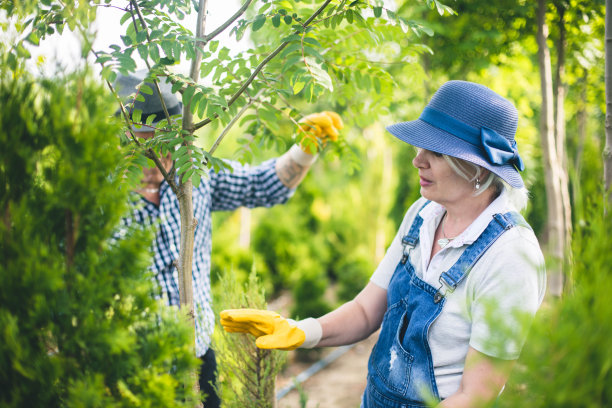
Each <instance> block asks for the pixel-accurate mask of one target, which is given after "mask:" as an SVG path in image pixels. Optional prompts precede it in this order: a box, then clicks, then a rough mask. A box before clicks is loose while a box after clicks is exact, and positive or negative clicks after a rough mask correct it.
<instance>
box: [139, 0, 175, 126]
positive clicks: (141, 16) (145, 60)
mask: <svg viewBox="0 0 612 408" xmlns="http://www.w3.org/2000/svg"><path fill="white" fill-rule="evenodd" d="M130 3H131V4H132V9H133V10H135V11H136V14H137V15H138V20H140V24H142V29H143V30H144V32H145V35H146V36H147V41H148V42H151V37H150V36H149V30H148V29H147V23H146V22H145V20H144V17H143V15H142V13H141V12H140V8H139V7H138V3H137V2H136V1H134V0H130ZM130 13H132V17H133V16H134V14H133V12H132V11H130ZM134 30H135V31H136V32H138V26H137V24H136V23H135V22H134ZM144 62H145V64H147V68H148V69H149V71H151V65H150V64H149V61H147V59H146V58H145V59H144ZM153 84H154V85H155V89H157V94H158V95H159V100H160V102H161V105H162V109H163V110H164V114H165V115H166V120H167V121H168V124H169V125H171V124H172V120H171V119H170V113H169V112H168V108H167V107H166V101H164V98H163V96H162V93H161V89H160V88H159V82H158V81H157V79H154V80H153Z"/></svg>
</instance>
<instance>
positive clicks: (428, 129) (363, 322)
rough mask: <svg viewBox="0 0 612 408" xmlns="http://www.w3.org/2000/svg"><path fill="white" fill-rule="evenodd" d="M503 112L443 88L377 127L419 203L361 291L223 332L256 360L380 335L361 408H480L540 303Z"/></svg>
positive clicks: (254, 314)
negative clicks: (248, 341) (416, 181)
mask: <svg viewBox="0 0 612 408" xmlns="http://www.w3.org/2000/svg"><path fill="white" fill-rule="evenodd" d="M517 117H518V115H517V112H516V109H515V108H514V106H513V105H512V104H511V103H510V102H508V101H507V100H505V99H504V98H502V97H500V96H499V95H497V94H496V93H494V92H493V91H491V90H490V89H488V88H486V87H484V86H481V85H478V84H474V83H470V82H463V81H451V82H448V83H446V84H444V85H443V86H442V87H441V88H440V89H439V90H438V91H437V92H436V94H435V95H434V96H433V98H432V100H431V101H430V103H429V104H428V105H427V107H426V108H425V109H424V111H423V113H422V114H421V116H420V118H419V119H418V120H415V121H411V122H404V123H398V124H395V125H392V126H389V127H388V128H387V129H388V131H389V132H390V133H392V134H393V135H395V136H396V137H398V138H399V139H401V140H402V141H404V142H406V143H408V144H410V145H413V146H415V147H417V151H418V153H417V155H416V157H415V158H414V160H413V162H412V164H413V165H414V166H415V167H416V168H417V170H418V172H419V178H420V185H421V195H422V198H420V199H419V200H417V202H415V203H414V204H413V205H412V206H411V207H410V209H409V210H408V212H407V213H406V215H405V217H404V220H403V222H402V224H401V226H400V228H399V231H398V233H397V235H396V237H395V239H394V240H393V242H392V244H391V246H390V247H389V249H388V251H387V253H386V255H385V257H384V258H383V260H382V262H381V263H380V265H379V266H378V268H377V269H376V271H375V272H374V274H373V275H372V278H371V279H370V282H369V283H368V285H367V286H366V287H365V288H364V289H363V290H362V291H361V293H359V294H358V295H357V296H356V297H355V299H354V300H352V301H350V302H348V303H346V304H344V305H342V306H341V307H340V308H338V309H336V310H335V311H333V312H331V313H329V314H327V315H325V316H323V317H321V318H319V319H312V318H310V319H306V320H302V321H300V322H297V323H296V322H292V321H288V320H285V319H283V318H282V317H280V316H279V315H277V314H276V313H273V312H269V311H257V310H250V309H242V310H229V311H224V312H222V314H221V323H222V324H223V325H224V327H225V329H226V330H227V331H238V332H249V333H251V334H253V335H255V336H257V337H258V338H257V341H256V342H257V345H258V346H259V347H262V348H280V349H292V348H295V347H298V346H299V347H313V346H319V347H322V346H338V345H342V344H349V343H353V342H356V341H359V340H362V339H364V338H366V337H367V336H369V335H370V334H372V333H373V332H375V331H376V330H378V329H379V328H381V325H382V328H381V331H380V334H379V338H378V342H377V343H376V346H375V347H374V349H373V351H372V354H371V356H370V360H369V363H368V383H367V387H366V390H365V392H364V395H363V399H362V406H363V407H423V406H425V402H424V401H425V400H426V399H430V398H434V399H436V400H438V401H440V404H439V406H440V407H476V406H485V405H487V404H489V403H490V402H491V401H494V400H495V398H496V397H497V395H498V394H499V392H501V390H502V388H503V385H504V383H505V382H506V379H507V376H508V374H509V370H510V368H511V367H512V364H513V362H514V361H515V360H516V359H517V358H518V356H519V353H520V350H521V347H522V345H523V342H524V339H525V335H526V333H525V332H526V330H525V329H526V328H527V326H528V324H529V322H530V321H531V319H532V318H533V316H534V315H535V313H536V311H537V309H538V307H539V306H540V304H541V302H542V299H543V297H544V289H545V270H544V259H543V256H542V253H541V250H540V247H539V245H538V241H537V239H536V237H535V235H534V234H533V232H532V230H531V228H530V227H529V225H528V224H527V223H526V222H525V220H524V219H523V217H522V216H521V215H520V214H519V213H518V211H519V210H521V209H522V208H523V207H524V206H525V204H526V201H527V199H526V198H527V196H526V191H525V189H524V185H523V181H522V178H521V176H520V174H519V171H520V170H523V168H524V165H523V162H522V160H521V158H520V156H519V154H518V150H517V148H516V142H515V140H514V135H515V132H516V127H517Z"/></svg>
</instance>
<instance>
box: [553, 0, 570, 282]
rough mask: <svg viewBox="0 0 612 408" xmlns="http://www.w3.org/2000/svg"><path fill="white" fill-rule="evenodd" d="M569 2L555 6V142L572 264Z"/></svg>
mask: <svg viewBox="0 0 612 408" xmlns="http://www.w3.org/2000/svg"><path fill="white" fill-rule="evenodd" d="M566 6H567V4H566V3H565V2H564V1H559V0H557V1H556V2H555V8H556V9H557V15H558V29H559V42H558V44H557V70H556V74H555V77H556V78H555V79H556V80H555V103H556V109H555V111H556V115H555V116H556V118H555V142H556V151H557V158H558V160H559V163H560V164H561V166H560V167H559V176H560V177H561V179H560V180H559V187H560V191H561V199H562V205H563V235H564V244H563V245H564V247H565V249H566V251H565V262H564V266H565V265H571V253H572V252H571V251H570V248H571V246H572V207H571V200H570V194H569V176H568V171H567V169H568V159H567V152H566V150H565V146H566V145H567V143H566V140H567V138H566V131H565V91H566V86H565V50H566V48H567V39H566V32H567V30H566V26H565V24H566V21H565V11H566ZM563 269H564V272H565V274H564V278H565V280H566V282H571V276H569V274H570V273H571V272H570V271H571V268H566V267H564V268H563Z"/></svg>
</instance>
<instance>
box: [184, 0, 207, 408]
mask: <svg viewBox="0 0 612 408" xmlns="http://www.w3.org/2000/svg"><path fill="white" fill-rule="evenodd" d="M206 9H207V2H206V0H200V1H199V8H198V18H197V23H196V38H202V37H204V29H205V26H206ZM198 45H199V46H200V47H201V46H202V44H198ZM195 54H196V55H195V57H194V58H193V60H192V61H191V68H190V77H191V79H192V80H193V81H194V82H195V83H197V82H198V79H199V75H200V64H201V62H202V52H201V51H200V49H199V47H196V50H195ZM182 128H183V131H184V132H185V131H186V132H189V134H193V132H194V130H193V129H194V127H193V114H192V113H191V107H190V106H189V104H186V105H185V106H183V125H182ZM183 145H184V146H187V147H188V148H190V147H191V146H192V145H193V142H190V141H184V142H183ZM179 177H180V181H179V193H178V194H177V198H178V201H179V209H180V212H181V242H180V249H179V261H178V273H179V294H180V302H181V311H182V312H183V314H184V315H185V316H187V319H188V320H189V322H190V324H191V326H192V327H193V328H194V333H195V311H194V306H193V246H194V236H195V228H196V225H197V220H196V219H195V218H194V216H193V182H192V180H191V178H190V177H189V178H187V179H186V180H184V181H183V180H182V175H181V176H179ZM193 350H194V353H195V338H194V342H193ZM192 379H193V380H194V383H193V389H194V391H195V392H196V395H199V391H200V385H199V382H198V374H197V371H194V372H193V373H192ZM193 405H194V406H196V407H202V402H201V399H199V398H198V401H194V404H193Z"/></svg>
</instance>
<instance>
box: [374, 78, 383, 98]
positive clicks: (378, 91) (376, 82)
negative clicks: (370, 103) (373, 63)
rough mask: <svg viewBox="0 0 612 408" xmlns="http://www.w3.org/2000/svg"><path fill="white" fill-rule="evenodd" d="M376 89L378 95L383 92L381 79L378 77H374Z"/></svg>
mask: <svg viewBox="0 0 612 408" xmlns="http://www.w3.org/2000/svg"><path fill="white" fill-rule="evenodd" d="M374 89H375V90H376V93H378V94H379V93H380V92H381V85H380V79H379V78H378V76H375V77H374Z"/></svg>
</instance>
